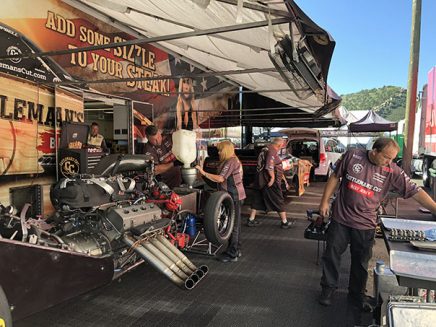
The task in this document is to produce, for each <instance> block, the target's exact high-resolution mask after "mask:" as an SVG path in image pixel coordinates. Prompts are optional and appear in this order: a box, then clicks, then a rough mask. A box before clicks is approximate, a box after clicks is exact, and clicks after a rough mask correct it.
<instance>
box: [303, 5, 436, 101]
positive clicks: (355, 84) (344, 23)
mask: <svg viewBox="0 0 436 327" xmlns="http://www.w3.org/2000/svg"><path fill="white" fill-rule="evenodd" d="M296 2H297V4H298V6H300V8H301V9H303V10H304V12H305V13H306V14H307V15H308V16H309V17H311V18H312V19H313V20H314V21H315V22H316V23H317V24H318V25H319V26H321V27H322V28H324V29H325V30H327V31H328V32H329V33H330V34H331V35H332V36H333V38H334V39H335V40H336V48H335V52H334V54H333V59H332V62H331V65H330V71H329V77H328V78H329V79H328V83H329V85H330V86H331V87H332V88H333V89H334V90H335V91H336V93H338V94H347V93H352V92H357V91H360V90H363V89H371V88H375V87H382V86H384V85H394V86H401V87H404V88H407V78H408V69H409V58H410V36H411V24H412V0H296ZM432 16H433V17H432ZM433 66H436V1H435V0H422V15H421V43H420V57H419V71H418V90H421V89H422V86H423V85H424V84H425V83H426V79H427V73H428V71H429V70H430V69H431V68H432V67H433Z"/></svg>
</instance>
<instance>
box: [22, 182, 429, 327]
mask: <svg viewBox="0 0 436 327" xmlns="http://www.w3.org/2000/svg"><path fill="white" fill-rule="evenodd" d="M323 186H324V183H313V184H312V185H311V186H310V187H308V188H307V190H306V193H305V194H304V195H303V196H302V197H299V198H296V197H291V198H290V199H289V200H290V203H289V204H288V205H287V212H288V217H289V218H295V220H296V223H295V225H294V227H293V228H291V229H288V230H283V229H281V228H280V227H279V226H280V219H279V218H278V216H277V214H275V213H269V214H267V215H265V214H260V215H258V219H259V220H260V222H261V224H260V225H259V226H257V227H247V226H245V224H244V225H243V227H242V232H241V240H242V256H241V257H240V258H239V260H238V262H235V263H221V262H218V261H216V260H215V258H214V257H211V256H207V255H199V254H192V253H187V256H188V257H189V258H190V259H191V260H192V261H193V262H194V263H195V264H196V265H200V264H206V265H208V267H209V269H210V272H209V274H208V275H207V276H206V277H205V278H204V279H203V280H202V281H201V282H200V283H199V285H198V286H197V287H196V288H194V289H193V290H191V291H186V290H182V289H179V288H178V287H176V286H174V285H172V284H171V283H170V282H169V281H168V280H167V279H165V277H163V275H161V274H160V273H158V272H156V271H155V270H154V269H153V268H152V267H151V266H149V265H148V264H144V265H141V266H139V267H138V268H137V269H135V270H134V271H132V272H130V273H128V274H126V275H124V276H123V277H122V278H121V280H118V281H114V282H112V283H111V284H109V285H107V286H105V287H103V288H100V289H98V290H95V291H92V292H89V293H87V294H85V295H83V296H80V297H77V298H75V299H72V300H70V301H67V302H64V303H61V304H59V305H57V306H55V307H53V308H50V309H48V310H46V311H43V312H40V313H38V314H35V315H33V316H31V317H28V318H26V319H24V320H21V321H18V322H16V324H15V326H18V327H26V326H28V327H30V326H31V327H39V326H41V327H42V326H43V327H47V326H83V327H87V326H111V327H115V326H126V327H127V326H129V327H139V326H275V327H278V326H368V325H370V324H371V323H372V314H371V313H362V312H361V311H360V310H359V309H358V308H356V307H354V306H353V305H352V304H350V303H348V301H347V285H348V275H349V265H350V257H349V253H348V251H347V252H346V254H345V255H344V258H343V262H342V267H341V275H340V283H339V289H338V290H337V292H336V293H335V295H334V302H333V305H332V306H330V307H323V306H321V305H319V304H318V303H317V297H318V295H319V292H320V286H319V281H320V277H321V267H320V265H317V263H316V261H317V260H316V256H317V241H313V240H307V239H305V238H304V237H303V234H304V229H305V228H306V227H307V225H308V224H309V222H308V221H307V218H306V214H305V212H306V210H307V209H311V208H317V206H318V205H319V201H320V197H321V194H322V190H323ZM391 209H392V208H388V210H391ZM248 213H249V207H248V206H244V208H243V222H244V223H245V221H246V219H247V215H248ZM399 216H400V217H403V218H409V219H410V218H412V219H422V220H424V219H431V215H430V214H423V213H420V212H419V210H418V205H417V204H416V203H415V202H414V201H413V200H410V199H409V200H400V201H399ZM378 259H382V260H384V261H385V262H386V264H387V265H388V262H389V256H388V253H387V250H386V247H385V244H384V242H383V240H382V239H381V238H379V239H376V244H375V246H374V255H373V258H372V259H371V262H370V269H369V270H370V278H369V280H368V284H367V285H368V286H367V289H368V294H369V295H371V294H372V291H373V290H372V285H373V280H372V268H373V267H374V266H375V261H376V260H378ZM59 291H60V292H62V289H61V288H60V289H59ZM35 300H36V301H37V299H35Z"/></svg>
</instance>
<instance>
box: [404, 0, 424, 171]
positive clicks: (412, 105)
mask: <svg viewBox="0 0 436 327" xmlns="http://www.w3.org/2000/svg"><path fill="white" fill-rule="evenodd" d="M421 4H422V1H421V0H413V3H412V35H411V40H410V61H409V80H408V85H407V100H406V101H407V102H406V122H405V125H404V147H403V169H404V172H405V173H406V174H407V175H410V172H411V164H412V151H413V134H414V132H415V115H416V92H417V83H418V65H419V45H420V37H421Z"/></svg>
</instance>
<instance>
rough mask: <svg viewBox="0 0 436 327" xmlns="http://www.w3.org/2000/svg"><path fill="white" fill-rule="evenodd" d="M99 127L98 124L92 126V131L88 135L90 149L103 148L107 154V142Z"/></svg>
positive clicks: (94, 123)
mask: <svg viewBox="0 0 436 327" xmlns="http://www.w3.org/2000/svg"><path fill="white" fill-rule="evenodd" d="M98 132H99V126H98V124H97V123H96V122H93V123H92V124H91V131H90V133H89V135H88V147H93V148H101V149H102V150H103V151H104V152H107V150H108V148H107V146H106V141H105V140H104V137H103V135H101V134H99V133H98Z"/></svg>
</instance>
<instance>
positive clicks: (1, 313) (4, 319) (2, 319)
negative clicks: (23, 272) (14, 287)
mask: <svg viewBox="0 0 436 327" xmlns="http://www.w3.org/2000/svg"><path fill="white" fill-rule="evenodd" d="M0 326H2V327H3V326H5V327H12V317H11V310H10V308H9V303H8V299H7V298H6V294H5V292H3V288H2V287H1V286H0Z"/></svg>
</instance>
